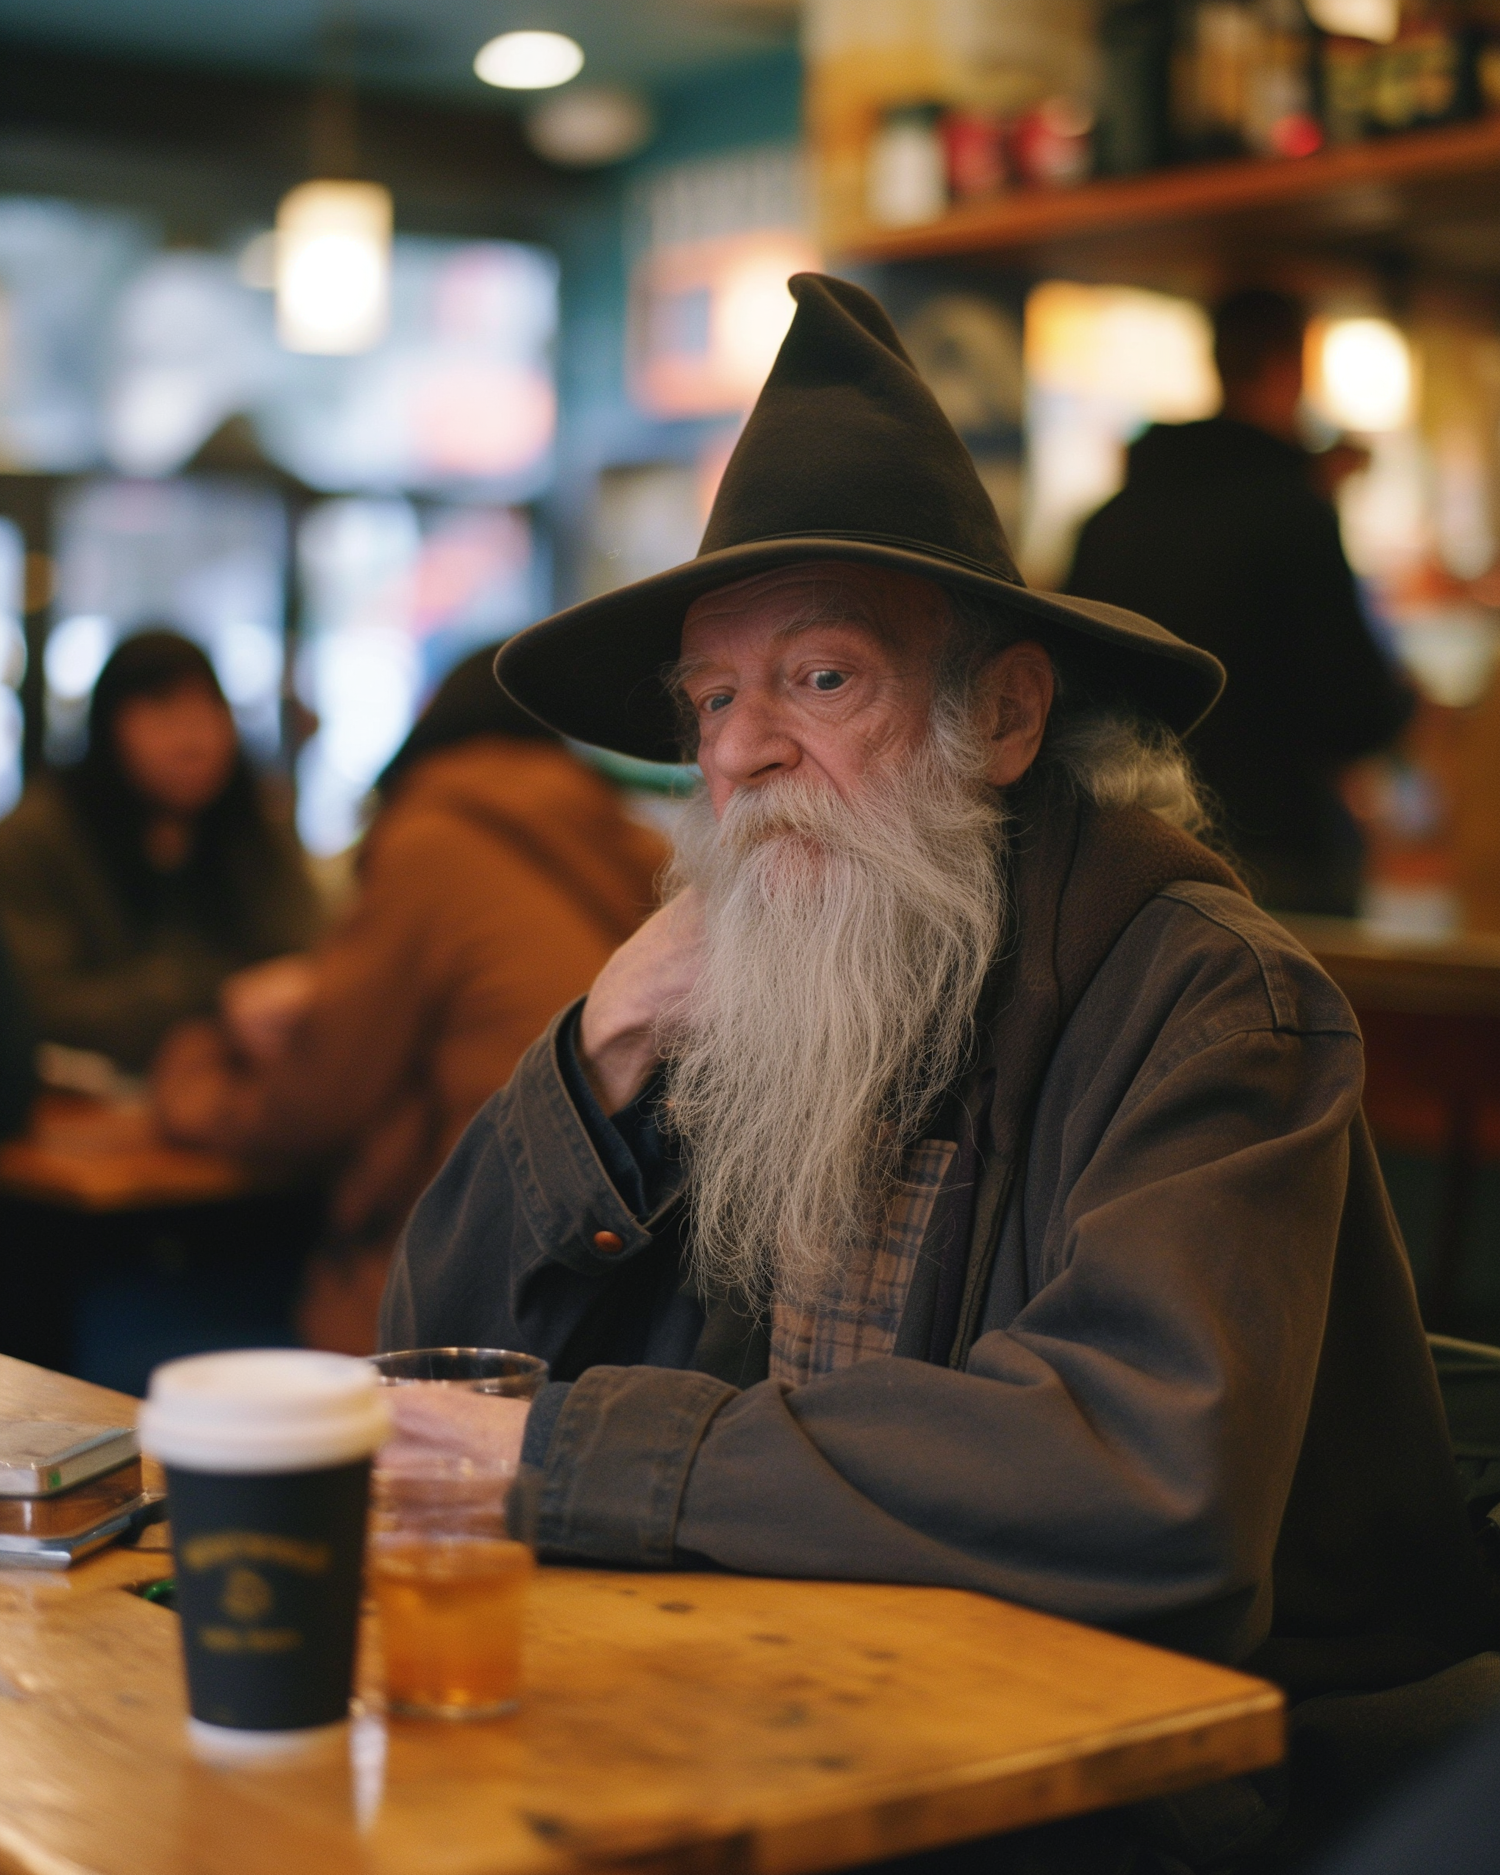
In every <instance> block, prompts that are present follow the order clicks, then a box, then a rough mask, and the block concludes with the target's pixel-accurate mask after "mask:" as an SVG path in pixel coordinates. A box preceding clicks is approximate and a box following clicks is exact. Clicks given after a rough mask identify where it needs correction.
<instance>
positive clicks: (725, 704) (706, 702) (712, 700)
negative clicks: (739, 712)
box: [698, 690, 729, 716]
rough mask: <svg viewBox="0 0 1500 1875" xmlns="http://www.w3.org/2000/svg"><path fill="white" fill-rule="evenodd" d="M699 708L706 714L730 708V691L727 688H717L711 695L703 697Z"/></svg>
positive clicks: (709, 714) (710, 714)
mask: <svg viewBox="0 0 1500 1875" xmlns="http://www.w3.org/2000/svg"><path fill="white" fill-rule="evenodd" d="M698 708H699V709H700V710H702V712H703V714H704V715H705V716H712V715H715V714H717V712H718V711H720V710H727V709H728V708H729V692H728V691H727V690H715V691H714V692H713V694H712V695H711V696H707V697H704V698H702V699H701V701H700V702H699V704H698Z"/></svg>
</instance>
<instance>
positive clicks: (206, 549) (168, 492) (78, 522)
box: [43, 475, 286, 761]
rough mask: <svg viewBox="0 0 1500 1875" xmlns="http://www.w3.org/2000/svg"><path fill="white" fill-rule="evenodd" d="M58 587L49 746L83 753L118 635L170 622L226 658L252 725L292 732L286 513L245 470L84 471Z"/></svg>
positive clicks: (253, 739) (239, 707)
mask: <svg viewBox="0 0 1500 1875" xmlns="http://www.w3.org/2000/svg"><path fill="white" fill-rule="evenodd" d="M55 524H56V558H57V589H56V597H55V601H54V606H53V620H54V623H53V626H52V630H51V632H50V634H49V635H48V638H47V646H46V651H45V653H44V656H43V673H44V675H45V678H46V743H47V753H48V756H49V758H50V759H51V760H53V761H66V760H69V759H71V758H73V757H74V756H76V755H78V754H80V753H81V752H82V749H83V742H84V725H85V721H86V718H87V714H88V702H89V697H90V696H91V694H92V692H93V688H94V680H95V679H96V678H97V677H98V675H99V672H100V669H101V668H102V666H103V664H104V660H105V659H106V658H107V657H108V656H109V654H110V652H111V650H112V649H113V648H114V646H115V644H116V642H117V641H118V640H119V639H120V638H121V637H123V636H125V635H127V634H128V633H129V632H131V631H133V630H136V629H138V628H139V627H140V626H142V625H145V624H163V625H167V626H170V627H171V628H172V629H173V630H176V631H181V632H183V633H185V634H186V635H187V636H188V637H190V638H194V639H196V640H197V641H198V643H199V644H201V645H202V646H203V648H204V650H205V651H207V653H208V655H209V657H210V658H211V659H212V660H213V665H214V669H215V671H216V672H217V673H218V677H219V682H220V683H221V684H222V685H223V687H224V694H225V696H226V697H227V698H228V699H229V703H230V706H231V708H232V709H233V710H234V714H235V720H236V721H237V723H238V724H239V728H240V733H241V734H242V735H243V736H244V738H245V740H246V742H247V743H248V745H249V746H250V748H251V749H252V750H254V751H255V752H256V753H257V754H260V755H262V756H265V755H270V754H273V753H274V752H275V750H276V748H277V746H278V742H279V735H280V697H281V667H282V643H283V636H282V634H283V624H284V609H285V591H286V518H285V513H284V510H283V508H282V504H281V500H280V498H279V497H278V496H277V495H275V494H274V493H272V492H271V491H270V490H269V489H265V488H261V487H257V486H256V485H255V483H254V482H252V481H249V480H241V479H239V478H236V477H232V476H206V475H202V476H199V475H195V476H191V477H181V478H178V479H175V480H170V481H160V482H148V481H121V480H115V479H113V478H110V479H104V478H100V479H97V480H90V481H85V482H80V483H78V484H77V485H75V486H74V487H72V488H69V489H66V490H65V491H63V493H62V494H61V496H60V498H59V501H58V507H57V512H56V523H55Z"/></svg>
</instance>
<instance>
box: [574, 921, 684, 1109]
mask: <svg viewBox="0 0 1500 1875" xmlns="http://www.w3.org/2000/svg"><path fill="white" fill-rule="evenodd" d="M702 942H703V908H702V903H701V901H700V900H699V897H698V894H697V892H696V891H694V890H693V888H692V887H689V888H688V890H687V891H686V892H679V893H678V895H677V897H676V898H674V899H672V900H671V901H670V902H669V903H668V904H665V905H663V906H662V908H661V910H660V911H659V912H657V913H656V914H655V915H654V916H653V917H650V918H648V919H647V920H646V922H645V923H644V924H643V925H642V926H641V928H640V930H639V931H637V932H636V934H635V936H634V937H633V938H629V939H627V941H626V942H625V943H624V944H622V945H621V946H620V948H619V949H618V950H617V951H616V952H615V954H614V956H613V957H611V958H610V960H609V962H608V963H607V964H606V965H605V966H604V968H603V969H602V970H601V971H600V972H599V974H598V976H597V977H595V979H594V987H593V988H592V989H591V990H590V991H589V994H588V1001H587V1002H586V1003H585V1004H584V1005H583V1017H582V1020H581V1021H580V1023H579V1025H578V1048H579V1054H580V1055H581V1057H582V1062H581V1065H582V1067H583V1071H584V1073H585V1074H586V1075H587V1076H588V1081H589V1086H590V1087H591V1088H592V1089H593V1090H594V1093H595V1095H596V1096H597V1098H598V1101H599V1105H600V1106H601V1107H603V1109H604V1111H605V1112H606V1113H618V1112H619V1111H620V1109H621V1107H625V1106H628V1105H629V1104H630V1102H631V1101H632V1100H634V1099H635V1097H636V1095H637V1094H638V1093H639V1092H640V1091H641V1089H642V1088H643V1087H644V1086H645V1085H646V1083H647V1081H648V1080H650V1078H651V1075H652V1072H653V1071H654V1069H655V1067H656V1064H657V1062H658V1060H659V1059H660V1056H659V1053H658V1049H657V1024H658V1021H659V1020H660V1017H661V1015H662V1013H663V1011H665V1010H667V1009H669V1008H670V1007H671V1006H672V1004H673V1003H675V1002H678V1001H680V1000H681V999H682V998H683V997H684V996H686V995H687V993H688V991H689V990H691V989H692V987H693V984H694V983H695V982H696V981H697V977H698V961H699V955H700V950H701V946H702Z"/></svg>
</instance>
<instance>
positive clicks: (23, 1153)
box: [0, 1092, 253, 1211]
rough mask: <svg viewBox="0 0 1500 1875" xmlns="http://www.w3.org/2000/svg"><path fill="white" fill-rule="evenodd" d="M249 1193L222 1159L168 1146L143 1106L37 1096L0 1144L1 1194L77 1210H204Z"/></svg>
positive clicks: (235, 1168)
mask: <svg viewBox="0 0 1500 1875" xmlns="http://www.w3.org/2000/svg"><path fill="white" fill-rule="evenodd" d="M252 1188H253V1181H252V1179H251V1176H250V1173H249V1171H248V1169H247V1168H246V1167H245V1166H244V1165H243V1164H241V1163H240V1161H239V1160H237V1159H231V1158H228V1157H227V1156H226V1155H224V1154H223V1153H217V1152H202V1151H199V1150H198V1149H196V1148H194V1147H190V1146H172V1145H168V1144H167V1142H166V1141H165V1140H163V1139H162V1138H161V1137H160V1136H159V1134H158V1133H157V1131H156V1128H155V1126H154V1125H153V1123H152V1119H151V1114H150V1110H149V1109H148V1108H147V1107H145V1106H144V1105H130V1106H119V1105H115V1104H113V1103H111V1102H109V1101H104V1100H97V1099H94V1098H93V1097H92V1096H90V1095H87V1094H60V1093H52V1092H47V1093H43V1094H41V1095H40V1096H39V1097H38V1099H37V1102H36V1105H35V1107H34V1108H33V1109H32V1115H31V1124H30V1125H29V1126H28V1128H27V1130H26V1131H25V1133H23V1134H22V1136H21V1137H20V1138H19V1139H11V1140H6V1141H4V1142H3V1143H0V1192H4V1193H7V1194H9V1195H10V1196H12V1197H17V1198H30V1199H33V1200H35V1201H37V1202H40V1203H43V1204H60V1205H67V1206H69V1207H70V1208H72V1209H77V1210H82V1211H125V1210H149V1209H153V1208H155V1207H157V1206H160V1205H174V1204H182V1205H187V1204H209V1203H213V1202H216V1201H218V1200H221V1199H226V1198H238V1197H241V1196H243V1195H244V1194H245V1193H246V1192H248V1191H250V1190H251V1189H252Z"/></svg>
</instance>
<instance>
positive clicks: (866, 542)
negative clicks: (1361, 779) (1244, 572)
mask: <svg viewBox="0 0 1500 1875" xmlns="http://www.w3.org/2000/svg"><path fill="white" fill-rule="evenodd" d="M787 291H788V292H789V293H790V294H791V296H792V298H793V299H794V300H795V301H796V308H797V309H796V312H795V314H794V316H793V318H792V323H791V325H790V326H789V327H788V328H787V333H786V337H785V338H784V339H783V340H782V343H781V349H780V351H778V352H777V354H776V362H775V363H774V364H773V365H772V367H771V370H770V373H769V375H768V376H767V378H766V381H765V384H764V385H763V387H762V389H761V393H760V396H759V397H758V398H757V399H756V403H755V408H754V409H753V410H752V411H751V413H750V416H749V418H748V419H747V421H746V424H745V427H744V430H743V431H742V432H741V434H740V439H739V441H738V442H737V443H736V444H735V447H734V451H733V453H732V454H731V456H730V458H729V461H728V463H727V465H726V466H725V469H724V475H723V479H722V480H721V481H720V483H719V489H718V493H717V494H716V495H715V497H714V505H713V509H712V511H711V512H710V514H709V517H708V525H707V527H706V529H705V531H704V535H703V544H702V546H701V547H700V548H699V550H698V556H697V558H696V559H694V560H690V561H688V562H687V564H686V565H684V566H676V567H673V568H672V569H671V570H670V571H669V572H665V573H658V574H656V575H655V577H654V578H652V579H644V580H641V581H640V582H639V583H638V584H636V585H634V586H624V587H621V588H620V589H619V590H618V591H616V592H610V593H605V594H604V595H603V596H602V597H601V598H598V599H590V600H586V601H585V602H584V604H582V605H575V606H573V607H571V608H570V609H569V610H568V611H566V612H559V613H558V614H557V615H556V616H555V617H553V618H550V619H544V620H543V622H542V623H541V624H540V625H533V626H532V628H531V629H530V631H526V632H522V633H521V634H520V636H519V637H517V638H513V639H512V640H511V642H510V643H509V644H508V645H507V646H506V647H505V648H504V650H503V651H502V652H501V653H500V656H499V658H498V660H497V661H496V666H495V669H496V674H497V675H498V676H499V679H500V681H501V683H502V684H504V686H505V688H506V689H507V690H508V691H509V692H510V694H511V695H512V696H513V697H514V698H515V699H516V701H517V702H518V703H520V704H521V705H523V707H524V708H526V709H528V710H530V711H531V712H532V714H533V715H535V716H539V717H540V718H541V720H542V721H543V722H544V723H548V724H550V725H551V727H552V728H554V729H558V730H561V731H562V733H563V734H564V735H567V736H573V737H576V738H577V739H578V740H579V741H580V742H592V743H596V744H598V745H600V746H601V747H603V748H606V749H616V750H618V751H619V752H620V753H621V754H624V755H639V756H644V757H645V758H646V759H647V760H649V761H674V760H678V759H680V744H681V728H682V726H681V724H680V722H679V719H678V709H677V706H676V704H675V702H674V700H673V697H672V695H671V691H670V685H669V682H668V681H666V680H667V679H668V678H669V676H670V672H671V667H672V665H673V664H674V663H675V662H676V661H677V658H678V656H679V652H680V647H681V643H682V623H683V616H684V614H685V613H686V612H687V609H688V607H689V606H690V605H691V604H692V603H693V601H694V600H695V599H698V598H701V597H702V595H703V594H704V593H708V592H713V591H714V590H715V589H716V588H719V587H723V586H730V585H733V584H734V583H735V582H736V581H738V580H743V579H749V578H750V577H751V576H752V575H753V574H757V573H768V572H771V571H772V570H774V569H775V568H777V567H782V566H788V565H793V564H795V563H797V562H799V561H804V562H812V561H820V560H845V561H849V560H853V561H858V562H860V563H861V564H863V565H865V566H876V567H878V566H883V567H887V568H889V569H890V570H891V571H893V572H900V573H907V574H911V573H916V574H919V575H923V576H925V577H926V578H928V579H932V580H938V581H940V582H941V583H942V584H943V585H945V586H948V587H953V588H957V589H958V590H960V591H962V592H968V593H973V594H976V595H977V596H979V597H981V598H983V599H985V600H987V601H988V602H989V604H990V606H991V607H992V608H993V611H994V613H995V618H996V624H997V627H1001V628H1004V627H1007V626H1008V627H1009V628H1010V629H1011V630H1015V631H1019V632H1021V633H1023V634H1024V635H1025V636H1027V637H1030V638H1037V639H1040V640H1041V641H1042V642H1043V643H1044V644H1045V645H1046V646H1047V648H1048V649H1049V650H1050V651H1051V652H1052V653H1053V654H1054V656H1055V658H1056V660H1057V663H1058V666H1059V668H1060V669H1061V671H1062V674H1063V678H1064V682H1065V694H1066V695H1067V697H1068V699H1069V701H1070V702H1075V703H1077V702H1089V701H1094V702H1101V703H1108V704H1112V705H1114V706H1116V707H1121V706H1123V707H1125V708H1127V709H1130V710H1132V711H1134V712H1135V713H1137V714H1138V715H1141V716H1145V717H1149V718H1154V719H1155V720H1156V721H1158V722H1161V723H1164V724H1166V725H1167V727H1168V728H1171V729H1175V730H1179V731H1184V730H1187V729H1189V728H1191V727H1192V725H1193V724H1194V723H1196V722H1197V721H1198V719H1199V717H1201V716H1202V715H1203V713H1204V711H1205V710H1207V709H1209V708H1210V707H1211V705H1212V704H1213V701H1214V699H1215V697H1217V696H1218V694H1219V691H1220V689H1221V688H1222V686H1223V682H1224V672H1223V670H1222V669H1221V667H1220V665H1219V663H1218V662H1217V660H1216V659H1214V658H1212V657H1210V656H1209V654H1208V653H1207V652H1206V651H1202V650H1199V649H1198V648H1197V647H1196V646H1194V645H1189V644H1184V643H1183V641H1182V640H1181V639H1180V638H1176V637H1174V636H1173V635H1172V633H1171V632H1169V631H1165V630H1164V629H1163V628H1162V627H1161V626H1160V625H1154V624H1153V623H1152V622H1151V620H1150V619H1145V618H1138V617H1137V616H1136V614H1135V613H1133V612H1125V611H1122V610H1121V609H1120V608H1119V607H1118V606H1111V605H1102V604H1100V603H1098V602H1097V601H1095V600H1090V599H1071V598H1066V597H1064V596H1062V595H1061V594H1058V593H1046V592H1033V591H1032V590H1031V589H1030V588H1029V587H1028V586H1026V585H1025V584H1024V582H1023V581H1022V579H1021V575H1020V572H1019V570H1018V569H1017V566H1016V563H1015V558H1014V556H1013V555H1012V553H1011V551H1010V544H1009V542H1008V541H1007V540H1006V538H1005V530H1004V528H1003V527H1002V526H1001V525H1000V520H999V517H998V515H997V514H996V513H995V506H994V503H993V502H992V501H991V500H990V498H989V495H988V493H987V492H986V490H985V487H984V484H983V482H981V480H980V479H979V473H978V471H977V469H976V468H975V466H974V459H973V457H972V456H970V454H969V452H968V450H967V449H966V448H965V447H964V445H963V441H962V439H961V438H960V437H959V435H958V433H957V431H956V430H955V429H954V428H953V426H952V424H951V423H949V421H948V419H947V418H946V417H945V416H944V415H943V412H942V410H941V409H940V408H939V406H938V403H937V400H936V398H935V397H934V396H933V394H932V392H931V390H930V389H929V388H928V386H927V385H926V384H924V383H923V381H922V379H921V377H920V375H919V374H918V372H917V369H916V367H915V365H913V363H912V361H911V358H910V357H909V356H908V354H907V351H906V348H905V346H903V345H902V343H901V339H900V336H899V334H898V333H897V331H896V328H895V327H894V326H893V325H892V324H891V322H890V318H889V316H888V315H887V313H886V311H885V308H884V307H883V306H881V305H880V303H879V301H878V300H876V299H874V298H872V297H871V295H870V294H868V293H867V292H865V290H864V289H863V288H862V287H858V286H855V285H854V284H853V282H852V281H849V280H837V279H834V278H832V277H831V276H829V275H827V274H812V273H802V274H794V275H793V276H792V278H791V279H790V280H789V281H788V282H787Z"/></svg>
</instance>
